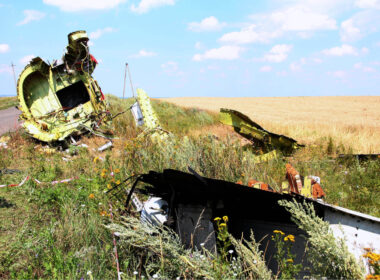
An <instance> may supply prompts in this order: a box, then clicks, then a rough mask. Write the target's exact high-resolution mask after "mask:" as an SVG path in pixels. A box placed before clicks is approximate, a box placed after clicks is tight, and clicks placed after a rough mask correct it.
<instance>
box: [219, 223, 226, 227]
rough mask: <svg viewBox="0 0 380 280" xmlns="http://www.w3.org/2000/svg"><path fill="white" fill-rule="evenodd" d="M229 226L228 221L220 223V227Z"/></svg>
mask: <svg viewBox="0 0 380 280" xmlns="http://www.w3.org/2000/svg"><path fill="white" fill-rule="evenodd" d="M226 226H227V224H226V223H221V224H220V225H219V227H221V228H222V227H226Z"/></svg>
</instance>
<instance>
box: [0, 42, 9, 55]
mask: <svg viewBox="0 0 380 280" xmlns="http://www.w3.org/2000/svg"><path fill="white" fill-rule="evenodd" d="M9 50H10V47H9V45H8V44H0V53H6V52H9Z"/></svg>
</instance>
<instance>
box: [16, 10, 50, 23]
mask: <svg viewBox="0 0 380 280" xmlns="http://www.w3.org/2000/svg"><path fill="white" fill-rule="evenodd" d="M23 13H24V16H25V17H24V19H23V20H22V21H20V22H19V23H17V25H23V24H27V23H29V22H31V21H35V20H40V19H42V18H44V17H45V13H42V12H40V11H36V10H24V11H23Z"/></svg>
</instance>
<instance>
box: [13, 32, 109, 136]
mask: <svg viewBox="0 0 380 280" xmlns="http://www.w3.org/2000/svg"><path fill="white" fill-rule="evenodd" d="M68 40H69V44H68V45H67V47H66V52H65V54H64V55H63V57H62V60H58V61H54V62H53V63H52V64H48V63H46V62H45V61H43V60H42V59H41V58H40V57H35V58H33V59H32V60H31V62H30V63H29V64H28V65H27V66H26V67H25V69H24V70H23V71H22V73H21V74H20V77H19V79H18V82H17V96H18V100H19V103H20V104H19V109H20V110H21V111H22V114H21V116H20V119H22V120H23V121H24V123H23V127H24V128H25V130H26V131H27V132H28V133H29V134H30V135H31V136H32V137H34V138H36V139H38V140H41V141H44V142H52V141H62V140H64V139H65V138H67V137H68V136H70V135H73V134H80V133H82V132H84V131H88V130H89V131H92V130H93V129H96V128H97V127H98V126H99V124H100V123H101V122H107V121H109V120H110V114H109V112H108V110H107V106H106V101H105V97H104V95H103V93H102V90H101V88H100V87H99V85H98V83H97V81H96V80H95V79H94V78H93V77H92V76H91V74H92V73H93V71H94V69H95V67H96V64H97V63H98V62H97V61H96V59H95V58H94V57H93V56H92V55H91V54H90V51H89V47H88V41H89V39H88V36H87V34H86V32H85V31H75V32H72V33H70V34H69V35H68Z"/></svg>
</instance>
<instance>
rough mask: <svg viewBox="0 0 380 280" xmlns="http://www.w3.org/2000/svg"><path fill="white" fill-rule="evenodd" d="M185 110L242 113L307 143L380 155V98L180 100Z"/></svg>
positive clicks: (265, 126)
mask: <svg viewBox="0 0 380 280" xmlns="http://www.w3.org/2000/svg"><path fill="white" fill-rule="evenodd" d="M161 100H165V101H167V102H171V103H174V104H177V105H180V106H183V107H197V108H201V109H206V110H211V111H216V112H218V111H219V109H220V108H228V109H234V110H238V111H240V112H242V113H244V114H246V115H247V116H249V117H250V118H251V119H252V120H253V121H256V122H258V123H259V124H260V125H261V126H263V127H264V128H265V129H267V130H269V131H272V132H275V133H280V134H285V135H288V136H290V137H293V138H295V139H296V140H298V141H299V142H301V143H304V144H313V143H315V142H316V141H320V140H322V141H323V139H325V138H326V139H327V138H328V137H332V139H334V141H335V143H336V144H337V145H339V144H342V145H344V146H345V147H346V148H349V147H350V148H352V150H353V152H355V153H380V96H329V97H231V98H225V97H178V98H163V99H161Z"/></svg>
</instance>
